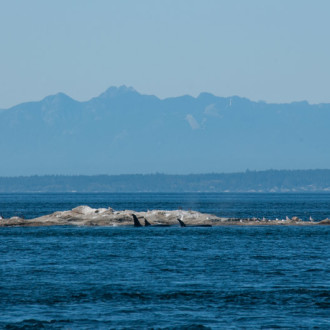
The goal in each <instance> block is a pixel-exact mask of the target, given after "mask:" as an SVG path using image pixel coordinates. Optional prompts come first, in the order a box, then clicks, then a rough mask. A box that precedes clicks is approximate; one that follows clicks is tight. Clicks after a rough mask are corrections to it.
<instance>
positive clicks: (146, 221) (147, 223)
mask: <svg viewBox="0 0 330 330" xmlns="http://www.w3.org/2000/svg"><path fill="white" fill-rule="evenodd" d="M144 226H145V227H148V226H151V223H150V222H149V221H148V220H147V219H146V218H144Z"/></svg>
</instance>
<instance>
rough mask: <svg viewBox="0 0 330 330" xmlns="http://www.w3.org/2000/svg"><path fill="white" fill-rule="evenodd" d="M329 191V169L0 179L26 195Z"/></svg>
mask: <svg viewBox="0 0 330 330" xmlns="http://www.w3.org/2000/svg"><path fill="white" fill-rule="evenodd" d="M326 191H329V192H330V170H267V171H249V170H247V171H246V172H241V173H210V174H188V175H168V174H127V175H92V176H87V175H76V176H67V175H43V176H38V175H35V176H19V177H0V193H17V192H22V193H27V192H326Z"/></svg>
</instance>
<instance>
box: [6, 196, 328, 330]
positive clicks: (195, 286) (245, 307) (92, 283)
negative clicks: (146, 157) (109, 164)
mask: <svg viewBox="0 0 330 330" xmlns="http://www.w3.org/2000/svg"><path fill="white" fill-rule="evenodd" d="M329 197H330V195H329V194H320V195H314V194H301V195H295V194H283V195H280V194H266V195H263V194H119V195H116V194H91V195H90V194H47V195H42V194H27V195H17V194H10V195H4V194H3V195H0V212H1V213H2V214H4V215H6V216H12V215H24V216H25V217H26V218H33V217H35V216H38V215H42V214H47V213H50V212H53V211H56V210H65V209H70V208H72V207H75V206H77V205H80V204H87V205H90V206H93V207H108V206H111V207H113V208H115V209H134V210H138V211H139V210H147V209H154V208H159V209H175V208H179V207H182V208H184V209H189V208H190V209H193V210H197V211H202V212H210V213H215V214H217V215H221V216H235V217H238V216H242V217H253V216H267V217H273V218H275V217H283V216H284V217H285V216H286V215H288V216H293V215H297V216H300V217H302V218H304V219H308V217H309V216H310V215H311V216H313V217H314V218H315V219H323V218H326V217H327V216H329V215H330V214H329V213H330V203H329ZM329 252H330V227H329V226H313V227H298V226H297V227H296V226H292V227H291V226H290V227H284V226H283V227H281V226H280V227H278V226H276V227H262V226H260V227H258V226H257V227H240V226H234V227H229V226H228V227H212V228H180V227H168V228H157V227H153V228H150V227H147V228H118V227H117V228H112V227H60V226H59V227H39V228H38V227H34V228H19V227H15V228H0V328H7V329H29V328H30V329H32V328H46V329H63V328H64V329H109V328H110V329H111V328H113V329H121V328H125V329H127V328H128V329H139V328H142V329H145V328H156V329H157V328H160V329H163V328H164V329H182V328H183V329H195V328H196V329H204V328H211V329H213V328H214V329H217V328H224V329H235V328H244V329H247V328H248V329H260V328H261V329H273V328H283V329H297V328H300V329H301V328H306V329H311V328H315V329H329V328H330V253H329Z"/></svg>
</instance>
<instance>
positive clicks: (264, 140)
mask: <svg viewBox="0 0 330 330" xmlns="http://www.w3.org/2000/svg"><path fill="white" fill-rule="evenodd" d="M329 123H330V104H315V105H312V104H309V103H308V102H305V101H303V102H293V103H287V104H270V103H266V102H261V101H260V102H254V101H251V100H248V99H246V98H241V97H238V96H233V97H218V96H215V95H212V94H209V93H201V94H200V95H199V96H198V97H192V96H189V95H185V96H181V97H173V98H166V99H160V98H158V97H156V96H153V95H143V94H140V93H138V92H137V91H136V90H134V89H133V88H130V87H126V86H121V87H110V88H109V89H108V90H106V91H105V92H104V93H102V94H101V95H99V96H98V97H95V98H92V99H91V100H89V101H86V102H79V101H76V100H74V99H72V98H70V97H69V96H67V95H65V94H63V93H58V94H56V95H51V96H47V97H46V98H44V99H43V100H41V101H37V102H28V103H22V104H19V105H17V106H14V107H12V108H10V109H3V110H0V132H1V133H0V134H1V138H0V176H18V175H34V174H38V175H45V174H65V175H78V174H86V175H93V174H123V173H126V174H130V173H142V174H146V173H156V172H161V173H169V174H189V173H212V172H213V173H214V172H238V171H245V170H246V169H250V170H264V169H317V168H329V167H330V143H329V142H330V138H329V133H328V130H329Z"/></svg>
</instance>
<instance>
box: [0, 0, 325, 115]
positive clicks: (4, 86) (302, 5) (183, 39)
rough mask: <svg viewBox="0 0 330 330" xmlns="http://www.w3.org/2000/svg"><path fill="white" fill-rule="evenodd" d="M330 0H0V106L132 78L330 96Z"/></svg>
mask: <svg viewBox="0 0 330 330" xmlns="http://www.w3.org/2000/svg"><path fill="white" fill-rule="evenodd" d="M329 13H330V1H328V0H308V1H306V0H267V1H266V0H249V1H246V0H199V1H196V0H175V1H173V0H166V1H161V0H139V1H136V0H116V1H112V0H93V1H92V0H89V1H87V0H70V1H68V0H56V1H45V0H29V1H26V0H0V45H1V48H0V108H2V109H4V108H8V107H11V106H13V105H16V104H18V103H21V102H26V101H32V100H40V99H42V98H44V97H45V96H47V95H50V94H56V93H58V92H64V93H66V94H68V95H70V96H71V97H73V98H74V99H77V100H79V101H84V100H88V99H90V98H92V97H94V96H97V95H99V94H101V93H102V92H103V91H104V90H106V89H107V88H108V87H110V86H120V85H127V86H132V87H134V88H135V89H136V90H137V91H139V92H141V93H144V94H154V95H157V96H158V97H160V98H165V97H171V96H179V95H184V94H190V95H193V96H197V95H198V94H199V93H201V92H209V93H213V94H215V95H218V96H224V97H227V96H232V95H238V96H242V97H247V98H249V99H251V100H255V101H259V100H263V101H266V102H275V103H281V102H291V101H300V100H307V101H308V102H310V103H325V102H326V103H330V93H329V86H330V64H329V59H330V43H329V35H330V20H329Z"/></svg>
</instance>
